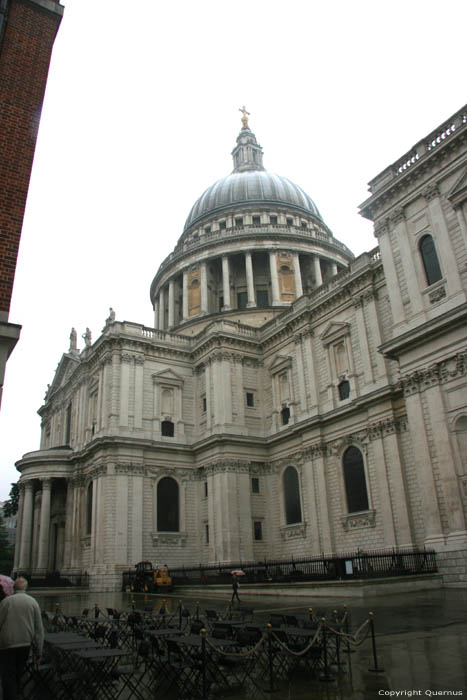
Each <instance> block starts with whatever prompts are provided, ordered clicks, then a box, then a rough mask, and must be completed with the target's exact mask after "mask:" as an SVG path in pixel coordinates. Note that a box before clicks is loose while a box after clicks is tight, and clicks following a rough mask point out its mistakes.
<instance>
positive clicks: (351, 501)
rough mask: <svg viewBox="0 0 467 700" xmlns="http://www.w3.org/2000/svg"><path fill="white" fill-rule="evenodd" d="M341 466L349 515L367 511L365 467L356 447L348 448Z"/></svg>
mask: <svg viewBox="0 0 467 700" xmlns="http://www.w3.org/2000/svg"><path fill="white" fill-rule="evenodd" d="M343 464H344V481H345V491H346V494H347V507H348V510H349V513H356V512H358V511H361V510H368V508H369V506H368V493H367V490H366V478H365V467H364V466H363V457H362V453H361V452H360V450H359V449H358V448H357V447H348V448H347V449H346V451H345V452H344V459H343Z"/></svg>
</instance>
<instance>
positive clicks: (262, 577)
mask: <svg viewBox="0 0 467 700" xmlns="http://www.w3.org/2000/svg"><path fill="white" fill-rule="evenodd" d="M236 569H240V570H241V571H243V572H244V576H242V583H294V582H300V581H333V580H352V579H353V580H356V579H371V578H387V577H394V576H412V575H414V574H426V573H429V574H434V573H437V571H438V569H437V564H436V553H435V552H434V551H433V550H428V549H418V548H411V549H400V550H399V549H391V550H376V551H371V552H363V551H361V550H357V551H355V552H349V553H344V554H336V555H326V556H324V555H320V556H313V557H306V556H303V557H296V558H293V559H287V560H283V559H275V560H263V561H258V562H242V561H240V562H237V563H233V564H229V565H228V566H226V565H219V566H216V565H210V566H205V565H203V564H199V565H198V566H195V567H188V566H182V567H177V568H171V569H170V575H171V576H172V581H173V584H174V585H175V586H177V585H179V586H180V585H200V584H201V585H214V584H226V583H230V582H231V579H232V574H231V572H232V571H235V570H236ZM123 576H124V579H123V581H124V585H125V581H129V572H128V573H125V574H124V575H123Z"/></svg>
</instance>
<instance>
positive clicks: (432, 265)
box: [419, 234, 442, 286]
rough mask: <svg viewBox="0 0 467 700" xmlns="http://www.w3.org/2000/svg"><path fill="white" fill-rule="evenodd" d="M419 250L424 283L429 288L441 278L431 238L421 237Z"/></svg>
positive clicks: (428, 236) (427, 236)
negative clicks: (423, 270) (423, 271)
mask: <svg viewBox="0 0 467 700" xmlns="http://www.w3.org/2000/svg"><path fill="white" fill-rule="evenodd" d="M419 248H420V255H421V256H422V262H423V267H424V268H425V277H426V283H427V285H428V286H430V284H434V283H435V282H437V281H438V280H440V279H441V277H442V274H441V268H440V266H439V261H438V255H437V254H436V248H435V244H434V242H433V238H432V237H431V236H430V235H429V234H427V235H426V236H423V238H422V239H421V241H420V243H419Z"/></svg>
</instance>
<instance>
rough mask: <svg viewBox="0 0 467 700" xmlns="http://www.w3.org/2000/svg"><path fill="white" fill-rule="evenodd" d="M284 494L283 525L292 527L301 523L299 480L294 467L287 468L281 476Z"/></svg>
mask: <svg viewBox="0 0 467 700" xmlns="http://www.w3.org/2000/svg"><path fill="white" fill-rule="evenodd" d="M282 484H283V493H284V513H285V524H286V525H294V524H296V523H301V522H302V505H301V498H300V480H299V477H298V472H297V470H296V468H295V467H292V466H290V467H287V468H286V469H285V471H284V474H283V476H282Z"/></svg>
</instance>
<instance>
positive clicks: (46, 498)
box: [37, 479, 52, 574]
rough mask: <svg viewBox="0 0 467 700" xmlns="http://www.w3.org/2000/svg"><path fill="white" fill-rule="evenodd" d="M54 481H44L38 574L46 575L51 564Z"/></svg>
mask: <svg viewBox="0 0 467 700" xmlns="http://www.w3.org/2000/svg"><path fill="white" fill-rule="evenodd" d="M51 493H52V479H42V497H41V520H40V526H39V528H40V529H39V559H38V565H37V568H38V573H40V574H46V573H47V568H48V563H49V538H50V499H51Z"/></svg>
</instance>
